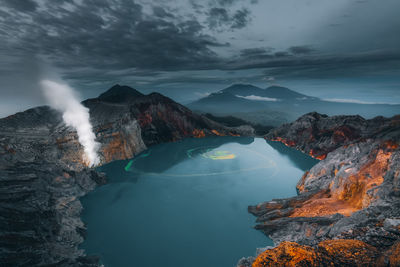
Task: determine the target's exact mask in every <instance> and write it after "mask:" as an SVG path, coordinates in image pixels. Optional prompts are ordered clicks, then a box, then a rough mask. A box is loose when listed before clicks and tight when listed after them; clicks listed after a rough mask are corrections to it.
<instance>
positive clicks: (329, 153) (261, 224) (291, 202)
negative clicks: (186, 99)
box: [238, 113, 400, 267]
mask: <svg viewBox="0 0 400 267" xmlns="http://www.w3.org/2000/svg"><path fill="white" fill-rule="evenodd" d="M265 138H266V139H268V140H272V141H280V142H283V143H285V144H286V145H288V146H290V147H294V148H296V149H299V150H301V151H303V152H305V153H308V154H310V155H311V156H313V157H316V158H318V159H321V161H320V162H319V163H318V164H317V165H315V166H314V167H313V168H312V169H311V170H310V171H308V172H306V173H305V174H304V175H303V177H302V178H301V179H300V181H299V182H298V184H297V190H298V193H299V194H298V196H296V197H293V198H289V199H276V200H272V201H269V202H265V203H260V204H258V205H256V206H250V207H249V212H250V213H252V214H254V215H255V216H257V223H258V224H257V225H256V229H259V230H261V231H263V232H264V233H265V234H266V235H268V236H269V237H270V238H271V239H272V240H273V241H274V243H275V244H276V245H278V246H277V247H275V248H273V249H267V250H265V251H264V252H262V253H261V254H259V255H258V257H256V258H247V259H242V260H241V261H240V262H239V265H238V266H254V267H258V266H278V265H279V266H283V265H285V266H362V265H366V266H399V265H400V260H399V257H398V252H399V248H400V148H399V144H400V116H395V117H393V118H389V119H387V118H383V117H377V118H374V119H371V120H365V119H363V118H362V117H359V116H334V117H328V116H326V115H321V114H318V113H309V114H306V115H304V116H302V117H300V118H299V119H298V120H296V121H295V122H293V123H290V124H286V125H283V126H281V127H279V128H277V129H274V130H272V131H271V132H270V133H268V134H267V135H266V136H265Z"/></svg>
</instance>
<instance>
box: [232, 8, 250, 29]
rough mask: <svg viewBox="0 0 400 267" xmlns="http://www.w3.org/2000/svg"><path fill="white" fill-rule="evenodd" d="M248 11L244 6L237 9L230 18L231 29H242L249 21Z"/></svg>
mask: <svg viewBox="0 0 400 267" xmlns="http://www.w3.org/2000/svg"><path fill="white" fill-rule="evenodd" d="M250 20H251V18H250V11H249V10H248V9H246V8H244V9H241V10H237V11H236V12H235V14H234V15H233V18H232V21H233V22H232V25H231V28H232V29H242V28H244V27H246V26H247V24H248V23H249V22H250Z"/></svg>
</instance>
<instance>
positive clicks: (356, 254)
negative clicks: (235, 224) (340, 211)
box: [252, 239, 378, 267]
mask: <svg viewBox="0 0 400 267" xmlns="http://www.w3.org/2000/svg"><path fill="white" fill-rule="evenodd" d="M377 259H378V251H377V249H376V248H374V247H372V246H370V245H368V244H366V243H364V242H362V241H359V240H354V239H336V240H325V241H323V242H320V243H319V244H318V245H317V247H316V248H312V247H310V246H304V245H300V244H298V243H295V242H282V243H280V244H279V246H277V247H275V248H273V249H268V250H266V251H264V252H263V253H261V254H260V255H258V257H257V258H256V260H255V261H254V262H253V265H252V267H267V266H287V267H292V266H293V267H295V266H310V267H313V266H363V265H366V266H376V265H375V264H376V262H377Z"/></svg>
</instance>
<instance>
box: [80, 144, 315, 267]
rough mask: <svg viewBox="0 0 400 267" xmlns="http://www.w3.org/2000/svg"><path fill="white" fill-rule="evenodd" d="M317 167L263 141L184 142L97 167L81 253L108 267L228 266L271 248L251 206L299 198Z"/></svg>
mask: <svg viewBox="0 0 400 267" xmlns="http://www.w3.org/2000/svg"><path fill="white" fill-rule="evenodd" d="M316 162H317V161H316V160H314V159H312V158H311V157H309V156H307V155H305V154H302V153H301V152H299V151H295V150H293V149H291V148H288V147H285V146H284V145H282V144H281V143H277V142H266V141H265V140H264V139H261V138H248V137H215V138H202V139H185V140H183V141H179V142H174V143H168V144H161V145H156V146H153V147H151V148H149V149H148V150H146V151H144V152H143V153H141V154H140V155H138V156H137V157H135V158H134V159H132V160H125V161H116V162H112V163H109V164H107V165H104V166H102V167H100V168H99V169H100V170H101V171H103V172H105V173H106V174H107V178H108V184H106V185H104V186H101V187H99V188H97V189H96V190H94V191H93V192H91V193H89V194H88V195H87V196H85V197H83V198H82V204H83V207H84V210H83V214H82V218H83V221H84V222H85V223H86V224H87V227H88V230H87V236H86V240H85V242H84V243H83V244H82V246H81V248H83V249H85V251H86V253H87V254H89V255H93V254H94V255H99V256H100V257H101V261H102V263H103V264H104V265H105V266H106V267H107V266H108V267H122V266H124V267H125V266H133V267H134V266H137V267H159V266H163V267H180V266H182V267H189V266H190V267H200V266H201V267H204V266H207V267H213V266H215V267H225V266H226V267H229V266H236V263H237V262H238V260H239V259H240V257H242V256H246V255H254V253H255V249H256V248H257V247H265V246H268V245H272V241H271V240H269V239H268V238H267V237H266V236H264V235H263V234H262V233H261V232H259V231H257V230H255V229H253V226H254V225H255V218H254V217H253V216H252V215H251V214H249V213H248V212H247V206H248V205H254V204H257V203H259V202H263V201H267V200H271V199H273V198H284V197H290V196H294V195H295V194H296V189H295V186H296V183H297V182H298V180H299V179H300V177H301V175H302V174H303V173H304V171H305V170H308V169H310V168H311V167H312V166H313V165H314V164H316Z"/></svg>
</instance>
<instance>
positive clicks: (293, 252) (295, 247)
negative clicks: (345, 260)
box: [252, 242, 317, 267]
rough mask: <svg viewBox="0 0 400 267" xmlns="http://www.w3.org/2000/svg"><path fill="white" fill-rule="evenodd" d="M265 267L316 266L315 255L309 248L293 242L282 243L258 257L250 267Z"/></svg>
mask: <svg viewBox="0 0 400 267" xmlns="http://www.w3.org/2000/svg"><path fill="white" fill-rule="evenodd" d="M267 266H287V267H291V266H293V267H295V266H317V254H316V253H315V251H314V249H313V248H312V247H309V246H302V245H299V244H297V243H295V242H282V243H280V244H279V246H277V247H276V248H273V249H268V250H266V251H264V252H263V253H261V254H260V255H258V257H257V258H256V260H255V261H254V262H253V265H252V267H267Z"/></svg>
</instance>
